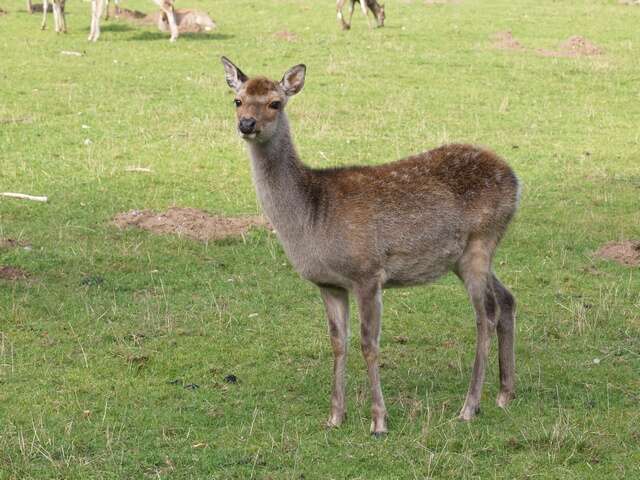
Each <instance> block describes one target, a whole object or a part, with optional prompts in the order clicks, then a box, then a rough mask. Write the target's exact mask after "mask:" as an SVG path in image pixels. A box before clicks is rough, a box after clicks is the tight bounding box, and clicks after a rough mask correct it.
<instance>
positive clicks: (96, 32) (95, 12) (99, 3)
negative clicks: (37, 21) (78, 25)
mask: <svg viewBox="0 0 640 480" xmlns="http://www.w3.org/2000/svg"><path fill="white" fill-rule="evenodd" d="M173 2H174V0H153V3H155V4H156V5H158V7H160V10H161V12H162V15H163V18H165V19H166V20H163V22H165V23H167V24H168V30H169V31H170V32H171V38H170V41H172V42H174V41H176V40H177V39H178V36H179V35H180V34H179V32H178V26H177V24H176V17H175V12H174V8H173ZM48 3H49V0H43V4H42V12H43V13H42V25H41V28H42V30H44V29H45V28H46V24H47V9H48ZM51 3H52V5H53V22H54V29H55V31H56V32H57V33H66V31H67V25H66V21H65V17H64V4H65V0H51ZM105 5H106V9H105ZM115 5H116V15H117V13H118V11H119V8H120V7H119V5H120V2H119V1H118V0H115ZM108 9H109V0H91V27H90V29H89V38H88V40H89V41H90V42H95V41H97V40H98V38H99V37H100V17H101V16H102V14H103V12H105V18H108ZM27 11H28V12H29V13H32V12H33V11H35V9H34V6H33V5H32V3H31V0H27ZM163 25H164V23H163ZM212 28H215V25H214V27H212ZM163 31H166V30H163Z"/></svg>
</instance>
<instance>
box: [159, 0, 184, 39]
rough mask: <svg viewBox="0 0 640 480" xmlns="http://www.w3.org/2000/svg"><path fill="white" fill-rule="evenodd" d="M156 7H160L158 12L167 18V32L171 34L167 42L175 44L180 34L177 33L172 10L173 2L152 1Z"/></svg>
mask: <svg viewBox="0 0 640 480" xmlns="http://www.w3.org/2000/svg"><path fill="white" fill-rule="evenodd" d="M153 1H154V3H155V4H156V5H158V6H159V7H160V10H162V11H163V12H164V14H165V15H166V16H167V21H168V22H169V31H170V32H171V38H170V39H169V41H171V42H175V41H176V40H177V39H178V36H179V35H180V33H179V32H178V24H177V23H176V16H175V11H174V8H173V0H153Z"/></svg>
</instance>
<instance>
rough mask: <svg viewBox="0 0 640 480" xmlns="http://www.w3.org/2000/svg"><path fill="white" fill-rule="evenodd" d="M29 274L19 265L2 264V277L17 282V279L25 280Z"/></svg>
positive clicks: (0, 274)
mask: <svg viewBox="0 0 640 480" xmlns="http://www.w3.org/2000/svg"><path fill="white" fill-rule="evenodd" d="M28 277H29V274H28V273H27V272H26V271H25V270H22V269H21V268H18V267H12V266H10V265H0V279H2V280H9V281H12V282H15V281H16V280H24V279H25V278H28Z"/></svg>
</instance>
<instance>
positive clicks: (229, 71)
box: [220, 57, 249, 92]
mask: <svg viewBox="0 0 640 480" xmlns="http://www.w3.org/2000/svg"><path fill="white" fill-rule="evenodd" d="M220 61H221V62H222V65H223V66H224V76H225V77H226V78H227V83H228V84H229V86H230V87H231V88H233V89H234V90H235V91H236V92H237V91H238V90H240V87H242V84H243V83H244V82H246V81H247V80H249V77H247V76H246V75H245V74H244V73H242V70H240V69H239V68H238V67H236V66H235V65H234V64H233V62H231V60H229V59H228V58H227V57H220Z"/></svg>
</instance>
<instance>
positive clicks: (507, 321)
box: [491, 274, 516, 408]
mask: <svg viewBox="0 0 640 480" xmlns="http://www.w3.org/2000/svg"><path fill="white" fill-rule="evenodd" d="M491 281H492V284H493V291H494V292H495V296H496V300H497V301H498V305H499V306H500V315H499V316H498V325H497V332H498V362H499V365H500V393H498V398H497V399H496V403H497V404H498V406H499V407H501V408H504V407H506V406H507V405H508V404H509V402H511V400H513V398H514V397H515V372H516V356H515V351H514V349H515V326H516V324H515V322H516V319H515V313H516V301H515V298H514V297H513V295H512V294H511V292H509V290H507V288H506V287H505V286H504V285H502V283H500V280H498V278H497V277H496V276H495V275H493V274H492V275H491Z"/></svg>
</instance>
